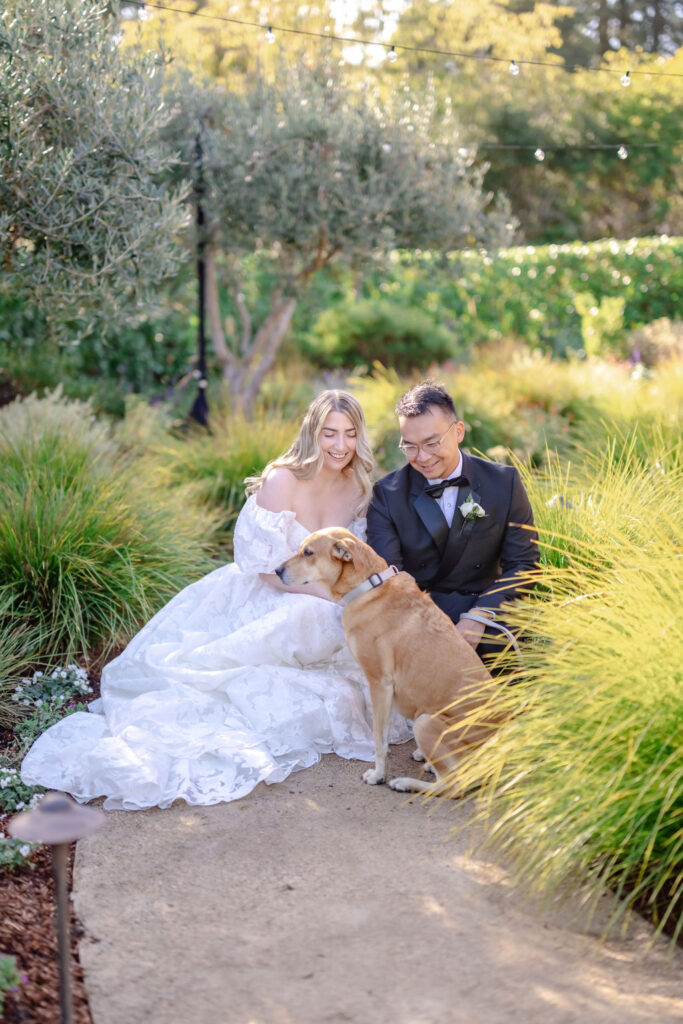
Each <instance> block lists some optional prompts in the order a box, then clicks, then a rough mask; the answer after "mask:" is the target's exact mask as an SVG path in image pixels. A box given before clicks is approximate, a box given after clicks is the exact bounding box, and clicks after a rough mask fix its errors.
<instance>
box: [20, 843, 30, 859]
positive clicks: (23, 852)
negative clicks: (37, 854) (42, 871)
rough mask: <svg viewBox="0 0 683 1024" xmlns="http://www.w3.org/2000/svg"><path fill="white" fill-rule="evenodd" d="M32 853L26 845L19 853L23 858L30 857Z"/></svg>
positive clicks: (21, 847)
mask: <svg viewBox="0 0 683 1024" xmlns="http://www.w3.org/2000/svg"><path fill="white" fill-rule="evenodd" d="M30 852H31V847H30V846H27V845H26V843H24V845H23V846H20V847H19V853H20V854H21V856H22V857H28V855H29V853H30Z"/></svg>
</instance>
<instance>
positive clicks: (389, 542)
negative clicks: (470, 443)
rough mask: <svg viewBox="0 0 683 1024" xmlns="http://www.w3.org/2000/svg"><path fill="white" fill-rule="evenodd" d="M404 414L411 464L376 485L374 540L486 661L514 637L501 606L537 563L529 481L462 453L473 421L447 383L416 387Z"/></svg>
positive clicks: (405, 399) (402, 407)
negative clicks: (463, 417) (505, 628)
mask: <svg viewBox="0 0 683 1024" xmlns="http://www.w3.org/2000/svg"><path fill="white" fill-rule="evenodd" d="M396 412H397V414H398V422H399V427H400V430H401V442H400V444H399V448H400V449H401V451H402V452H403V454H404V455H405V457H406V459H407V463H408V464H407V465H406V466H404V467H403V468H402V469H397V470H396V471H395V472H393V473H389V474H388V476H385V477H384V478H383V479H382V480H380V481H379V482H378V483H377V484H375V487H374V490H373V495H372V500H371V502H370V508H369V509H368V534H367V539H368V543H369V544H370V545H371V546H372V547H373V548H374V549H375V551H376V552H377V553H378V554H379V555H381V556H382V558H385V559H386V560H387V562H388V563H389V564H390V565H392V564H393V565H395V566H396V567H397V568H399V569H404V570H405V571H406V572H409V573H410V574H411V576H414V577H415V579H416V581H417V583H418V584H419V586H420V587H421V588H422V589H423V590H426V591H427V592H428V593H429V594H430V595H431V597H432V600H433V601H434V602H435V604H437V605H438V606H439V608H441V609H442V610H443V611H444V612H446V614H447V615H449V616H450V617H451V619H452V620H453V621H454V622H455V624H456V628H457V629H458V630H460V632H461V633H462V634H463V636H464V637H465V639H466V640H467V641H468V643H470V644H471V645H472V647H474V648H476V651H477V654H479V655H480V657H484V656H486V655H488V654H492V653H494V652H495V651H497V650H500V648H501V646H502V645H503V644H504V643H505V642H506V641H505V638H504V634H502V633H501V631H500V630H499V629H498V628H497V624H498V625H504V623H503V622H502V621H501V616H500V613H499V608H500V605H501V604H502V602H503V601H509V600H511V599H513V598H515V597H518V596H520V594H522V593H523V592H524V589H525V588H524V582H525V578H526V577H527V576H528V574H529V572H531V571H532V570H534V569H535V567H536V566H537V563H538V545H537V535H536V532H535V531H534V529H533V515H532V512H531V505H530V504H529V499H528V497H527V495H526V492H525V490H524V487H523V486H522V481H521V480H520V477H519V474H518V472H517V470H516V469H515V468H514V467H513V466H504V465H501V464H499V463H496V462H487V461H486V460H485V459H479V458H476V457H475V456H473V455H467V454H465V453H464V452H461V451H460V444H461V443H462V440H463V438H464V436H465V424H464V423H462V422H461V421H460V420H459V419H458V416H457V414H456V411H455V407H454V404H453V399H452V398H451V396H450V395H449V393H448V392H447V391H446V389H445V388H444V386H443V385H442V384H439V383H437V382H436V381H433V380H426V381H423V382H422V383H421V384H417V385H416V386H415V387H413V388H411V389H410V391H407V392H406V393H405V394H404V395H403V396H402V398H401V399H400V400H399V402H398V405H397V406H396ZM529 527H530V528H529ZM461 616H464V617H462V618H461ZM470 616H472V617H470Z"/></svg>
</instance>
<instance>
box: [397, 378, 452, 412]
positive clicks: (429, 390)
mask: <svg viewBox="0 0 683 1024" xmlns="http://www.w3.org/2000/svg"><path fill="white" fill-rule="evenodd" d="M431 405H439V406H441V408H442V409H445V410H446V411H447V412H450V413H451V414H452V415H453V416H455V418H456V420H457V418H458V414H457V412H456V411H455V404H454V402H453V399H452V398H451V396H450V395H449V394H448V392H447V391H446V388H445V387H444V385H443V384H440V383H439V381H437V380H432V379H431V378H428V379H427V380H423V381H420V383H419V384H416V385H415V387H413V388H411V389H410V391H406V393H405V394H404V395H401V397H400V398H399V400H398V404H397V405H396V415H397V416H408V417H409V416H422V414H423V413H425V412H427V410H428V409H429V407H430V406H431Z"/></svg>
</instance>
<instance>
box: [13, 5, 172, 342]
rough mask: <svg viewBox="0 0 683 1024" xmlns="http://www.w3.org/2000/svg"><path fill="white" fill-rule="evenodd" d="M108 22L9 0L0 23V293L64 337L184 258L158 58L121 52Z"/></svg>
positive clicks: (130, 307)
mask: <svg viewBox="0 0 683 1024" xmlns="http://www.w3.org/2000/svg"><path fill="white" fill-rule="evenodd" d="M114 30H115V26H114V24H113V23H112V22H111V21H108V20H107V19H106V17H105V15H104V12H103V10H102V8H98V7H97V6H96V5H93V4H83V3H81V2H80V0H38V2H36V0H8V4H6V5H5V12H4V15H3V19H2V23H1V25H0V118H1V121H0V130H1V131H2V138H1V139H0V146H2V161H3V173H2V183H1V184H0V261H1V262H2V264H3V275H2V290H3V292H4V293H6V294H9V295H12V296H14V295H20V296H22V297H24V298H27V299H28V300H29V301H30V304H31V305H32V306H36V307H38V308H40V309H42V310H43V311H44V312H46V313H47V314H48V316H49V319H48V321H47V322H48V324H49V327H50V329H51V331H53V332H54V333H55V334H57V335H59V336H60V337H61V338H62V339H65V338H67V339H68V340H69V341H73V340H75V338H77V337H78V336H79V335H83V334H87V333H89V332H90V331H92V330H93V329H94V324H95V322H99V323H100V324H101V323H103V322H106V320H107V319H110V318H112V317H116V318H117V320H119V321H121V320H123V319H124V318H125V317H126V315H128V314H130V313H131V312H133V313H134V312H136V301H142V295H143V294H148V292H149V290H150V287H151V286H155V285H157V284H158V282H159V281H161V280H162V279H163V278H166V277H168V276H169V275H171V274H173V273H174V272H175V271H176V269H177V267H178V264H179V262H180V261H181V260H182V258H183V253H182V250H181V249H180V248H179V247H178V244H177V240H176V239H175V235H176V234H177V232H178V231H179V229H180V228H181V227H182V226H183V224H184V223H185V213H184V210H183V208H182V203H181V199H182V188H181V189H179V190H176V191H175V192H173V191H171V190H169V188H168V187H167V186H166V185H165V184H164V182H163V180H162V176H163V174H164V173H165V172H167V171H168V169H169V167H170V165H171V164H172V162H173V161H172V154H171V153H170V151H168V150H167V149H166V148H165V147H164V146H163V144H162V142H161V139H160V134H159V133H160V128H161V127H162V125H163V124H164V121H165V119H166V117H167V115H166V113H165V111H164V108H163V103H162V101H161V98H160V94H159V88H158V86H159V81H158V80H159V71H160V67H161V64H160V59H159V58H157V57H156V56H155V55H154V54H151V53H147V54H137V55H132V54H126V55H125V56H124V54H123V53H122V51H121V49H120V47H119V46H118V44H117V42H116V39H115V37H114ZM161 63H163V62H161Z"/></svg>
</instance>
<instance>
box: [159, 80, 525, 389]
mask: <svg viewBox="0 0 683 1024" xmlns="http://www.w3.org/2000/svg"><path fill="white" fill-rule="evenodd" d="M175 99H176V104H175V110H176V116H175V117H174V119H173V122H172V124H171V125H170V126H169V130H168V137H169V140H170V141H171V143H172V144H173V145H174V146H177V147H178V148H179V149H180V150H181V151H182V152H183V154H184V159H185V163H186V164H187V165H188V166H189V167H191V168H192V170H193V175H194V181H195V186H196V189H197V193H198V195H200V196H201V204H202V209H203V214H204V218H205V227H204V228H203V231H202V236H201V238H200V241H203V242H204V243H205V258H206V267H207V312H208V316H209V322H210V329H211V337H212V341H213V346H214V350H215V354H216V358H217V360H218V362H219V363H220V365H221V367H222V369H223V372H224V375H225V377H226V379H227V380H228V382H229V385H230V391H231V396H232V399H233V402H235V403H238V402H241V403H242V404H243V405H244V407H245V408H247V409H248V408H250V407H251V405H252V403H253V401H254V399H255V397H256V394H257V392H258V388H259V386H260V384H261V381H262V380H263V379H264V377H265V375H266V373H267V372H268V371H269V370H270V368H271V367H272V365H273V362H274V360H275V356H276V353H277V351H278V349H279V347H280V345H281V343H282V340H283V338H284V335H285V334H286V332H287V329H288V327H289V324H290V322H291V318H292V315H293V312H294V309H295V306H296V301H297V299H298V296H299V294H300V293H301V292H302V291H304V290H305V288H306V287H307V285H308V282H309V280H310V278H311V277H312V275H314V274H315V273H316V272H317V271H319V270H320V269H321V268H322V267H324V266H326V265H327V264H329V263H330V262H331V261H332V260H333V259H335V258H341V257H342V256H343V257H344V258H345V259H346V260H347V261H349V262H355V263H357V262H358V261H359V260H360V259H362V258H366V259H367V258H369V257H370V256H372V255H375V254H378V253H381V252H386V251H387V250H389V249H390V248H392V247H393V246H395V245H397V244H399V245H409V246H416V245H419V246H437V247H439V248H449V249H450V248H455V247H458V246H462V245H467V244H474V243H476V242H477V241H479V242H481V243H484V244H493V245H495V244H499V243H500V242H502V241H505V240H509V238H510V237H511V231H512V227H513V225H512V223H511V222H510V218H509V216H508V210H507V205H506V203H505V201H504V200H501V201H496V202H495V203H493V204H492V203H490V202H489V198H488V197H487V196H485V195H484V194H483V192H482V190H481V176H482V172H481V171H474V169H473V168H472V167H471V166H470V163H471V161H469V159H468V154H467V152H466V151H461V150H460V149H458V148H457V147H456V146H454V140H455V139H457V137H458V131H459V129H458V126H457V124H456V123H455V120H454V118H453V117H452V116H447V115H442V114H440V113H439V112H438V110H437V108H436V105H435V102H434V98H433V96H430V95H429V94H428V93H427V94H416V93H414V92H413V90H412V89H411V88H410V86H409V85H408V84H405V85H404V86H403V87H402V88H401V90H400V91H398V92H397V93H396V94H395V95H394V96H392V97H391V98H390V99H388V100H382V99H381V97H380V96H379V94H378V92H377V91H376V90H368V89H358V88H354V87H353V85H352V84H351V83H350V82H349V81H348V79H347V78H345V77H344V76H343V74H342V72H341V71H340V69H339V67H338V65H336V64H332V63H330V64H325V63H322V64H320V65H318V66H317V67H316V68H315V69H314V70H311V69H310V68H308V67H307V66H305V65H302V66H294V67H291V66H287V65H285V64H284V63H283V64H282V65H281V66H278V68H277V74H276V75H275V76H274V78H273V80H272V81H270V80H266V79H264V78H260V79H258V80H257V81H256V82H255V83H254V84H253V85H250V86H248V87H247V88H246V89H245V90H243V91H237V90H235V91H226V90H225V89H223V88H222V87H221V88H217V87H213V88H209V87H207V88H204V89H201V88H200V87H199V86H197V84H196V83H194V82H193V81H192V80H191V79H189V78H188V77H187V76H179V77H178V80H177V86H176V92H175ZM200 149H201V159H200ZM258 251H263V252H264V253H265V254H266V255H267V257H268V259H269V264H268V269H269V273H270V279H271V280H270V285H269V286H268V287H267V290H266V291H265V294H266V295H267V296H268V303H267V309H266V311H265V314H264V315H263V319H262V320H261V321H260V323H256V322H255V320H256V318H255V316H254V311H253V309H252V308H251V307H250V306H249V303H248V301H247V293H246V290H245V289H244V288H243V287H242V281H241V276H240V270H241V261H242V259H243V258H244V256H245V255H249V254H253V253H254V252H258ZM219 283H220V284H222V286H223V289H224V290H226V291H229V292H230V293H231V294H232V301H233V307H234V316H233V317H232V322H230V323H226V321H225V320H224V319H223V310H222V309H221V306H220V288H219ZM263 284H264V287H265V284H266V282H265V279H264V281H263ZM261 291H262V293H263V292H264V289H261Z"/></svg>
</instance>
